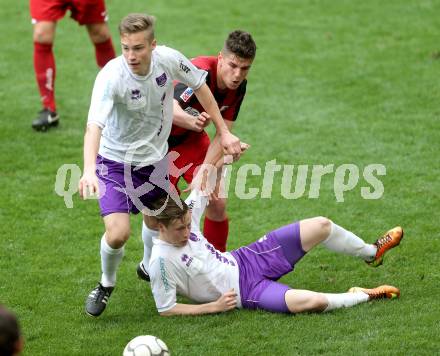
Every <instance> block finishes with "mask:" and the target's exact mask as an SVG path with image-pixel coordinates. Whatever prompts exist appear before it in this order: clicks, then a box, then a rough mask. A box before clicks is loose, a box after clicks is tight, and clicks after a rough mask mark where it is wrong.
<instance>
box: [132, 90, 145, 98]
mask: <svg viewBox="0 0 440 356" xmlns="http://www.w3.org/2000/svg"><path fill="white" fill-rule="evenodd" d="M141 97H142V94H141V91H140V90H139V89H133V90H132V91H131V100H139V99H140V98H141Z"/></svg>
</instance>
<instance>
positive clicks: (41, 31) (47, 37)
mask: <svg viewBox="0 0 440 356" xmlns="http://www.w3.org/2000/svg"><path fill="white" fill-rule="evenodd" d="M54 37H55V34H54V33H53V32H52V31H48V30H47V28H44V27H37V26H36V27H34V34H33V40H34V42H36V43H40V44H52V43H53V40H54Z"/></svg>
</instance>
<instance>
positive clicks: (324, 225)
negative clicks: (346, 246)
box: [315, 216, 332, 240]
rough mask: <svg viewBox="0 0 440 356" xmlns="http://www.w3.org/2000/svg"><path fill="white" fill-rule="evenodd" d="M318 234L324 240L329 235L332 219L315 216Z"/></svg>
mask: <svg viewBox="0 0 440 356" xmlns="http://www.w3.org/2000/svg"><path fill="white" fill-rule="evenodd" d="M315 220H316V224H317V228H318V230H319V235H320V236H321V237H322V240H325V239H326V238H327V237H328V235H330V232H331V229H332V221H331V220H330V219H328V218H326V217H323V216H318V217H316V218H315Z"/></svg>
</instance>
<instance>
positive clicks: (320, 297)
mask: <svg viewBox="0 0 440 356" xmlns="http://www.w3.org/2000/svg"><path fill="white" fill-rule="evenodd" d="M313 298H314V301H313V303H314V306H313V311H316V312H322V311H324V310H325V308H327V306H328V300H327V298H326V297H325V295H324V294H322V293H316V295H315V296H314V297H313Z"/></svg>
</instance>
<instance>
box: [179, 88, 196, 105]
mask: <svg viewBox="0 0 440 356" xmlns="http://www.w3.org/2000/svg"><path fill="white" fill-rule="evenodd" d="M193 94H194V90H192V88H189V87H188V88H186V89H185V91H184V92H183V93H182V95H180V99H182V100H183V101H184V102H185V103H186V102H187V101H188V100H189V99H191V97H192V96H193Z"/></svg>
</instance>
